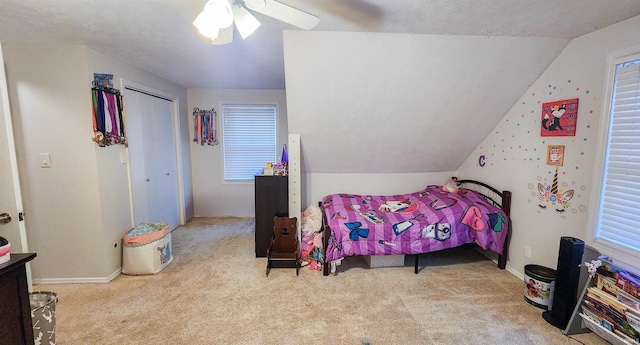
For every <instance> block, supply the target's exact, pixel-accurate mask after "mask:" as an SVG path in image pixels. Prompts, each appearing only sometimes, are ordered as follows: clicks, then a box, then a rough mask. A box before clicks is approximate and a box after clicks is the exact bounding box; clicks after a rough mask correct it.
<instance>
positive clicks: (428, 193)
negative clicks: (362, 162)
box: [320, 178, 511, 276]
mask: <svg viewBox="0 0 640 345" xmlns="http://www.w3.org/2000/svg"><path fill="white" fill-rule="evenodd" d="M452 180H454V181H456V183H455V186H456V187H457V188H456V189H455V190H452V189H451V188H443V186H438V185H429V186H427V187H426V188H424V189H423V190H420V191H416V192H414V193H410V194H401V195H386V196H373V195H357V194H330V195H327V196H325V197H324V198H323V199H322V201H321V202H320V207H321V209H322V211H323V212H322V214H323V216H322V218H323V220H322V222H323V232H324V236H323V237H324V248H325V256H324V257H325V265H324V267H323V271H324V272H323V273H324V275H325V276H326V275H329V272H330V270H332V269H331V268H330V267H331V266H333V269H335V263H339V262H340V260H342V259H343V258H345V257H347V256H355V255H415V269H414V272H415V273H416V274H417V273H418V267H419V255H417V254H423V253H429V252H434V251H439V250H443V249H448V248H454V247H459V246H462V245H466V244H469V243H475V244H477V245H478V246H480V247H481V248H482V249H485V250H490V251H493V252H495V253H497V254H498V267H499V268H500V269H504V268H505V266H506V261H507V259H506V258H507V252H508V244H509V238H510V235H511V228H510V219H509V216H510V208H511V192H510V191H499V190H497V189H496V188H494V187H491V186H489V185H487V184H485V183H482V182H479V181H474V180H455V178H453V179H452ZM332 264H333V265H332Z"/></svg>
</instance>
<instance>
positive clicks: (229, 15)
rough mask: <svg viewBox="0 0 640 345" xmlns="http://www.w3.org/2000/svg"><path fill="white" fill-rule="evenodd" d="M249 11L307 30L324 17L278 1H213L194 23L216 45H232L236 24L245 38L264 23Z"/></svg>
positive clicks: (211, 0) (205, 7)
mask: <svg viewBox="0 0 640 345" xmlns="http://www.w3.org/2000/svg"><path fill="white" fill-rule="evenodd" d="M243 4H244V6H243ZM249 10H251V11H255V12H258V13H262V14H264V15H267V16H270V17H273V18H275V19H278V20H280V21H283V22H285V23H288V24H291V25H293V26H296V27H299V28H301V29H304V30H311V29H313V28H314V27H316V25H318V23H319V22H320V18H318V17H316V16H314V15H312V14H309V13H307V12H304V11H302V10H299V9H297V8H294V7H291V6H289V5H285V4H283V3H281V2H278V1H275V0H209V1H208V2H207V3H206V4H205V5H204V10H202V12H200V14H199V15H198V17H197V18H196V20H194V21H193V25H194V26H195V27H196V28H198V31H199V32H200V33H201V34H202V35H203V36H205V37H207V38H209V39H210V40H211V43H212V44H215V45H222V44H228V43H231V42H233V24H234V23H235V24H236V28H237V29H238V32H239V33H240V36H242V39H245V38H247V37H248V36H249V35H251V34H252V33H253V32H254V31H255V30H256V29H257V28H258V27H259V26H260V22H259V21H258V20H257V19H256V17H254V16H253V15H252V14H251V12H249Z"/></svg>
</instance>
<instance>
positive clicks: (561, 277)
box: [542, 237, 584, 329]
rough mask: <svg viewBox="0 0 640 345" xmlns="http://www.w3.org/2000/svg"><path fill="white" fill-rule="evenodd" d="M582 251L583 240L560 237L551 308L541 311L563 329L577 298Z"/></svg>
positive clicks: (552, 322) (544, 316)
mask: <svg viewBox="0 0 640 345" xmlns="http://www.w3.org/2000/svg"><path fill="white" fill-rule="evenodd" d="M582 253H584V242H583V241H582V240H579V239H577V238H573V237H561V238H560V251H559V253H558V267H557V269H556V284H555V288H554V290H553V300H552V303H551V310H550V311H546V312H544V313H542V317H543V318H544V319H545V320H547V322H549V323H550V324H552V325H554V326H556V327H558V328H560V329H565V328H566V327H567V324H568V323H569V319H571V314H573V309H574V308H575V307H576V303H577V299H578V296H577V295H578V281H579V280H580V266H581V264H582Z"/></svg>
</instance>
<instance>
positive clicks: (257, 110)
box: [221, 104, 277, 181]
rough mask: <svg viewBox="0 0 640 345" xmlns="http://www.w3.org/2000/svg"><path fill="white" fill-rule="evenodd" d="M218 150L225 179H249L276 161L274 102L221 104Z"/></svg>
mask: <svg viewBox="0 0 640 345" xmlns="http://www.w3.org/2000/svg"><path fill="white" fill-rule="evenodd" d="M221 109H222V119H221V120H222V150H223V158H222V159H223V161H224V180H225V181H248V180H253V177H254V175H255V174H256V173H257V172H258V171H259V170H260V169H261V168H263V167H264V165H265V163H268V162H275V161H276V147H277V142H276V141H277V139H276V138H277V136H276V124H277V106H276V104H224V105H222V106H221Z"/></svg>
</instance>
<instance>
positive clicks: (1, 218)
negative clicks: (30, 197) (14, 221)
mask: <svg viewBox="0 0 640 345" xmlns="http://www.w3.org/2000/svg"><path fill="white" fill-rule="evenodd" d="M10 222H11V215H10V214H8V213H0V223H2V224H7V223H10Z"/></svg>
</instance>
